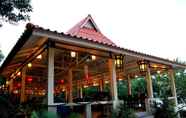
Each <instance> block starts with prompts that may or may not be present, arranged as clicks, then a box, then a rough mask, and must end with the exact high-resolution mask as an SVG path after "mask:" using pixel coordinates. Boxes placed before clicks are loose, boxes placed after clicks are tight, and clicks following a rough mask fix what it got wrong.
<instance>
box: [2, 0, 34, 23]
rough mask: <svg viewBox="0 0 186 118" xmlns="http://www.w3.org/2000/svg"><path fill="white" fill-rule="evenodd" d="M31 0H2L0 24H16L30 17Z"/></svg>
mask: <svg viewBox="0 0 186 118" xmlns="http://www.w3.org/2000/svg"><path fill="white" fill-rule="evenodd" d="M30 12H32V6H31V5H30V0H0V26H2V23H3V22H9V23H11V24H15V23H17V22H19V21H26V20H29V19H30V16H29V13H30Z"/></svg>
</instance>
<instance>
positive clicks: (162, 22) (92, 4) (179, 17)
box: [0, 0, 186, 61]
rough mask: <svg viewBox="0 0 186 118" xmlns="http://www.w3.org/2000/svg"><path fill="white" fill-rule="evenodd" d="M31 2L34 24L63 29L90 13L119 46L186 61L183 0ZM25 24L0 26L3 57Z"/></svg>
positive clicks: (185, 19) (38, 0) (34, 0)
mask: <svg viewBox="0 0 186 118" xmlns="http://www.w3.org/2000/svg"><path fill="white" fill-rule="evenodd" d="M32 5H33V8H34V10H33V13H31V21H30V22H31V23H33V24H36V25H40V26H42V27H45V28H50V29H51V30H58V31H60V32H62V31H63V32H66V31H67V30H68V29H69V28H71V27H72V26H73V25H75V24H76V23H77V22H79V21H80V20H81V19H83V18H84V17H86V16H87V15H88V14H91V15H92V17H93V18H94V20H95V22H96V23H97V25H98V27H99V28H100V30H101V31H102V33H103V34H105V35H106V36H107V37H109V38H110V39H111V40H112V41H113V42H115V43H116V44H118V45H120V46H121V47H124V48H129V49H132V50H135V51H139V52H143V53H148V54H151V55H155V56H160V57H163V58H169V59H175V58H177V57H178V58H180V59H181V60H183V61H186V53H185V52H186V46H185V45H186V15H185V14H186V0H130V1H129V0H117V1H115V0H94V1H89V0H78V1H77V0H76V1H74V0H68V1H67V0H52V1H51V0H32ZM25 24H26V23H25V22H21V23H19V24H18V25H9V24H4V26H3V27H2V28H0V49H2V51H3V53H4V54H5V56H6V55H7V54H8V53H9V51H10V50H11V49H12V47H13V45H14V44H15V43H16V41H17V40H18V38H19V37H20V35H21V34H22V32H23V31H24V28H25Z"/></svg>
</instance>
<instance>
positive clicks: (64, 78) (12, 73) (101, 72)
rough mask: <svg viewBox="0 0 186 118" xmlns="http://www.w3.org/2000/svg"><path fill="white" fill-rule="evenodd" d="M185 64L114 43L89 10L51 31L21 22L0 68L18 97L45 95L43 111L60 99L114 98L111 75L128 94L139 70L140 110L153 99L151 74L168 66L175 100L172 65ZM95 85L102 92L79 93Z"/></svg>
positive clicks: (88, 106)
mask: <svg viewBox="0 0 186 118" xmlns="http://www.w3.org/2000/svg"><path fill="white" fill-rule="evenodd" d="M182 68H183V69H184V68H186V65H183V64H180V63H177V62H173V61H170V60H167V59H163V58H160V57H156V56H152V55H147V54H143V53H140V52H136V51H133V50H128V49H125V48H121V47H118V46H117V45H116V44H115V43H113V42H112V41H111V40H110V39H109V38H107V37H106V36H104V35H103V34H102V33H101V31H100V29H99V28H98V26H97V25H96V24H95V22H94V20H93V19H92V17H91V16H90V15H88V16H87V17H86V18H85V19H83V20H82V21H80V22H79V23H78V24H76V25H75V26H74V27H73V28H71V29H70V30H69V31H68V32H67V33H63V32H57V31H51V30H49V29H44V28H42V27H39V26H36V25H33V24H30V23H29V24H27V25H26V29H25V31H24V33H23V34H22V36H21V37H20V39H19V40H18V42H17V43H16V44H15V46H14V47H13V49H12V50H11V52H10V53H9V55H8V57H7V58H6V60H5V61H4V63H3V64H2V66H1V68H0V73H1V74H2V75H3V76H5V77H6V78H7V85H4V86H5V87H6V86H7V87H8V89H9V91H10V92H13V93H14V94H17V95H18V96H20V101H21V102H24V101H26V100H28V99H29V98H30V97H33V96H35V97H40V98H41V99H46V100H47V104H48V110H49V111H56V106H57V105H60V104H64V105H69V106H76V105H85V106H86V111H87V112H86V116H87V117H88V118H90V117H91V106H93V105H95V104H110V105H112V107H113V109H115V108H116V106H117V104H118V103H119V99H118V90H117V81H118V80H124V79H125V80H127V81H128V94H129V95H131V84H130V81H131V79H132V78H135V76H136V75H138V76H143V77H145V78H146V81H147V95H148V98H147V102H146V110H147V111H150V107H149V104H150V100H152V99H153V88H152V79H151V74H154V73H157V71H158V72H161V73H163V72H168V74H169V77H170V81H171V92H172V99H173V100H174V102H175V103H176V104H177V97H176V87H175V82H174V69H182ZM89 87H96V88H97V89H98V91H99V93H100V95H101V94H103V93H104V92H105V93H106V95H105V96H106V97H103V98H101V97H100V98H99V99H97V100H92V99H91V100H90V99H88V98H87V99H86V100H85V99H84V98H85V93H84V89H85V88H89Z"/></svg>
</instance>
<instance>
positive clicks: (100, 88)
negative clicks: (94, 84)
mask: <svg viewBox="0 0 186 118" xmlns="http://www.w3.org/2000/svg"><path fill="white" fill-rule="evenodd" d="M99 90H100V92H103V79H100V80H99Z"/></svg>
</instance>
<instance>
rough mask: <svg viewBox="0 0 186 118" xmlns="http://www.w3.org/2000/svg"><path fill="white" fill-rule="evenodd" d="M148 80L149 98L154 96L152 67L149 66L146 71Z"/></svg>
mask: <svg viewBox="0 0 186 118" xmlns="http://www.w3.org/2000/svg"><path fill="white" fill-rule="evenodd" d="M146 81H147V94H148V98H153V88H152V78H151V73H150V68H149V67H148V66H147V72H146Z"/></svg>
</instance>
